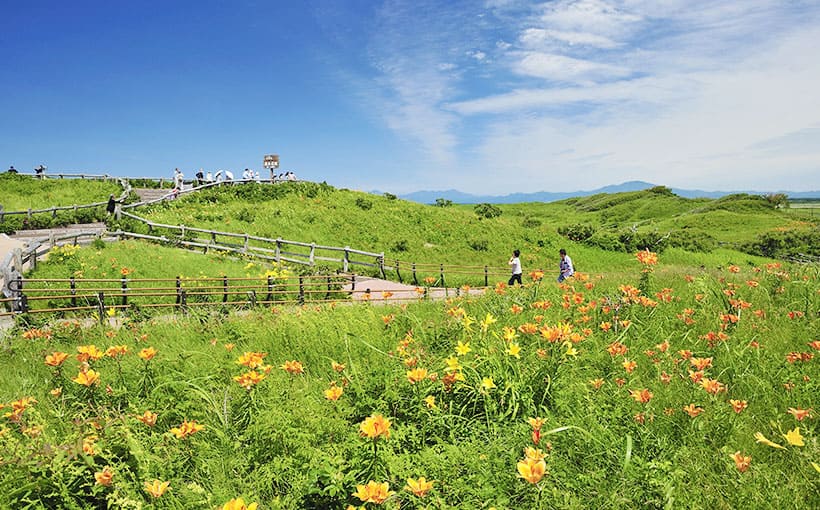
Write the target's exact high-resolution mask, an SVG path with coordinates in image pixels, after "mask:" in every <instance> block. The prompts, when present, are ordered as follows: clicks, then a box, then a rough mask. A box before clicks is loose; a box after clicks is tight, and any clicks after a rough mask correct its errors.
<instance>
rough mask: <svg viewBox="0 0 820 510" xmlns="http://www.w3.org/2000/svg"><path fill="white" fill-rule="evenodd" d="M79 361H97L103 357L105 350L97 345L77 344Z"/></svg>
mask: <svg viewBox="0 0 820 510" xmlns="http://www.w3.org/2000/svg"><path fill="white" fill-rule="evenodd" d="M77 352H78V353H79V354H77V361H79V362H80V363H86V362H88V361H89V360H91V361H97V360H98V359H100V358H102V357H103V352H102V351H101V350H99V349H97V347H96V346H95V345H79V346H77Z"/></svg>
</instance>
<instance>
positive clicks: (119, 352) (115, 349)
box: [105, 345, 128, 358]
mask: <svg viewBox="0 0 820 510" xmlns="http://www.w3.org/2000/svg"><path fill="white" fill-rule="evenodd" d="M127 352H128V346H127V345H112V346H111V347H109V348H108V349H106V350H105V355H106V356H108V357H109V358H118V357H120V356H124V355H125V354H126V353H127Z"/></svg>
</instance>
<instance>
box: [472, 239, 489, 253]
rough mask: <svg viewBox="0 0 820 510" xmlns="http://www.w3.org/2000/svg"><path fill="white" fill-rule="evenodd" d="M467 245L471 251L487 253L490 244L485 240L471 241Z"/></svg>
mask: <svg viewBox="0 0 820 510" xmlns="http://www.w3.org/2000/svg"><path fill="white" fill-rule="evenodd" d="M467 244H468V245H469V246H470V248H472V249H473V251H487V250H488V249H489V247H490V242H489V241H488V240H486V239H472V240H470V241H468V242H467Z"/></svg>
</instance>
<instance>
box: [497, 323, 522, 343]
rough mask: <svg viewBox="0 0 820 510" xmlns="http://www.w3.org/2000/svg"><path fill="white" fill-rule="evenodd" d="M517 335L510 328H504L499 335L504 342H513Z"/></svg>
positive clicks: (513, 329)
mask: <svg viewBox="0 0 820 510" xmlns="http://www.w3.org/2000/svg"><path fill="white" fill-rule="evenodd" d="M517 336H518V334H517V333H516V332H515V328H511V327H510V326H504V329H503V330H502V333H501V338H503V339H504V341H505V342H512V341H513V340H515V337H517Z"/></svg>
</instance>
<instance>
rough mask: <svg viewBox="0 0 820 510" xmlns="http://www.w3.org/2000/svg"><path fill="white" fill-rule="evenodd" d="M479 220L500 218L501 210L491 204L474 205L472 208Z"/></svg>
mask: <svg viewBox="0 0 820 510" xmlns="http://www.w3.org/2000/svg"><path fill="white" fill-rule="evenodd" d="M473 211H475V213H476V215H477V216H478V217H479V218H484V219H488V220H489V219H492V218H497V217H499V216H501V209H499V208H498V207H496V206H494V205H493V204H476V206H475V207H474V208H473Z"/></svg>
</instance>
